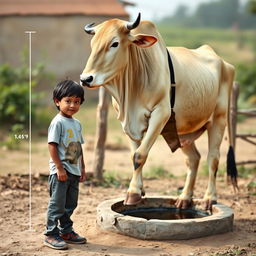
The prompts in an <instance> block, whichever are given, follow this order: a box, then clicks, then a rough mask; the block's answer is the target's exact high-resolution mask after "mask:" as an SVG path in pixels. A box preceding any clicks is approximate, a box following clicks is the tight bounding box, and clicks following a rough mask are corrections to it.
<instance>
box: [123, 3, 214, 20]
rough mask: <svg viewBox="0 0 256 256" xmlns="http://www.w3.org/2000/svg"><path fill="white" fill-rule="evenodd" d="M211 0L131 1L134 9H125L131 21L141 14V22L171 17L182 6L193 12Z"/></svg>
mask: <svg viewBox="0 0 256 256" xmlns="http://www.w3.org/2000/svg"><path fill="white" fill-rule="evenodd" d="M210 1H211V0H131V2H133V3H135V4H136V6H135V7H126V10H127V12H128V13H129V14H130V15H131V19H134V18H136V17H137V14H138V12H141V15H142V17H141V18H142V20H154V21H156V20H159V19H161V18H163V17H164V16H167V15H172V14H173V13H174V12H175V11H176V9H177V7H178V6H179V5H181V4H184V5H186V6H188V7H189V9H190V10H191V11H194V10H195V9H196V7H197V6H198V4H200V3H205V2H210Z"/></svg>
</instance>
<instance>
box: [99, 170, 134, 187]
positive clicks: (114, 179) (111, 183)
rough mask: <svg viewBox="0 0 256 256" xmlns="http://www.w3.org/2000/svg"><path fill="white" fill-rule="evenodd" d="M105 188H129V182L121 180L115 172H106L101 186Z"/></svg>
mask: <svg viewBox="0 0 256 256" xmlns="http://www.w3.org/2000/svg"><path fill="white" fill-rule="evenodd" d="M101 185H102V186H103V187H115V188H118V187H121V186H124V187H128V186H129V181H128V180H124V179H121V178H120V177H118V176H117V175H116V173H115V172H113V171H106V172H104V173H103V183H102V184H101Z"/></svg>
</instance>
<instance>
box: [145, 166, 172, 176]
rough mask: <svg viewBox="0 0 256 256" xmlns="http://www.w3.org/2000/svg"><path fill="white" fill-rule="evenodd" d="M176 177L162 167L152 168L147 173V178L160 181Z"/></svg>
mask: <svg viewBox="0 0 256 256" xmlns="http://www.w3.org/2000/svg"><path fill="white" fill-rule="evenodd" d="M173 177H174V175H173V174H172V173H169V172H168V171H167V170H165V169H164V168H163V167H162V166H152V167H151V168H150V169H149V170H148V171H146V172H145V178H147V179H158V178H173Z"/></svg>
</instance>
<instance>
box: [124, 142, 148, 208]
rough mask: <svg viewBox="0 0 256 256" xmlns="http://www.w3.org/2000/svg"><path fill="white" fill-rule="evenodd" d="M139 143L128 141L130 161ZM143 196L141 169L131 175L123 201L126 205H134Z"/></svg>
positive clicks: (135, 170)
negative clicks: (130, 154)
mask: <svg viewBox="0 0 256 256" xmlns="http://www.w3.org/2000/svg"><path fill="white" fill-rule="evenodd" d="M139 145H140V143H139V142H135V141H132V140H130V146H131V153H132V160H133V158H134V153H135V151H136V149H137V148H138V147H139ZM144 195H145V191H144V188H143V180H142V167H141V168H137V169H135V167H134V171H133V174H132V179H131V182H130V185H129V188H128V191H127V196H126V199H125V201H124V204H126V205H135V204H138V203H139V202H140V201H141V196H144Z"/></svg>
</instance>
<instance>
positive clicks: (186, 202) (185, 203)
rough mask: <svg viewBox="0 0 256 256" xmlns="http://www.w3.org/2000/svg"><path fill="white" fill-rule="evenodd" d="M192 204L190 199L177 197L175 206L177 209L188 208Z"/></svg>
mask: <svg viewBox="0 0 256 256" xmlns="http://www.w3.org/2000/svg"><path fill="white" fill-rule="evenodd" d="M191 205H192V200H184V199H177V201H176V203H175V206H176V207H177V208H179V209H188V208H189V207H190V206H191Z"/></svg>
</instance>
